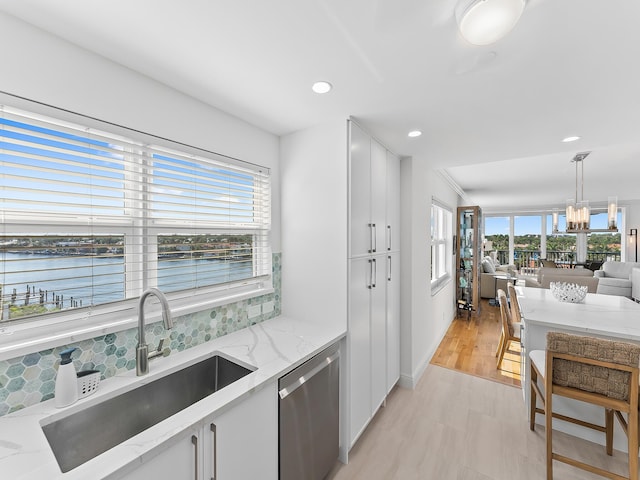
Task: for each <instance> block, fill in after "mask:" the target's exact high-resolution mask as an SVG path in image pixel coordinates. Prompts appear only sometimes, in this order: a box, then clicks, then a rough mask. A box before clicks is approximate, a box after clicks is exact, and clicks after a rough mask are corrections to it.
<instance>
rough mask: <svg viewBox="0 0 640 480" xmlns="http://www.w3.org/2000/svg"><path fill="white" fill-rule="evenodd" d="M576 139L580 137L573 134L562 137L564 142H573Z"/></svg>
mask: <svg viewBox="0 0 640 480" xmlns="http://www.w3.org/2000/svg"><path fill="white" fill-rule="evenodd" d="M576 140H580V137H578V136H575V135H574V136H572V137H566V138H563V139H562V141H563V142H564V143H569V142H575V141H576Z"/></svg>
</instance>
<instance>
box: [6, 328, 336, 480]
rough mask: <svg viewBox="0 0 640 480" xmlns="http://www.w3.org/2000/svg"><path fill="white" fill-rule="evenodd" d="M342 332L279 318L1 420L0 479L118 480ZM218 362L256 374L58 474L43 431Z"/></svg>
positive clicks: (155, 360)
mask: <svg viewBox="0 0 640 480" xmlns="http://www.w3.org/2000/svg"><path fill="white" fill-rule="evenodd" d="M345 334H346V331H344V330H343V329H339V328H338V327H332V326H331V325H322V326H320V325H315V324H309V323H304V322H300V321H295V320H293V319H289V318H286V317H278V318H274V319H271V320H267V321H265V322H263V323H260V324H257V325H253V326H251V327H248V328H245V329H243V330H240V331H238V332H234V333H232V334H229V335H226V336H224V337H220V338H217V339H215V340H212V341H210V342H207V343H204V344H202V345H198V346H197V347H194V348H191V349H188V350H185V351H183V352H180V353H175V354H172V355H170V356H168V357H162V358H158V359H153V360H151V361H150V364H149V365H150V366H149V370H150V371H149V374H148V375H146V376H143V377H136V375H135V371H128V372H126V373H124V374H121V375H116V376H114V377H111V378H109V379H107V380H103V381H102V382H101V383H100V385H99V388H98V391H97V392H96V393H95V394H93V395H90V396H88V397H86V398H83V399H80V400H79V401H78V402H76V403H75V404H74V405H71V406H69V407H66V408H61V409H58V408H56V407H55V405H54V401H53V400H48V401H46V402H42V403H39V404H37V405H33V406H31V407H28V408H24V409H22V410H19V411H17V412H14V413H11V414H9V415H6V416H4V417H0V472H2V478H12V479H14V480H17V479H47V480H51V479H64V480H67V479H70V480H71V479H73V480H76V479H78V480H80V479H82V480H86V479H88V478H90V479H92V480H95V479H117V478H121V477H122V476H124V475H126V474H127V473H128V472H130V471H133V470H134V469H135V468H136V467H138V466H139V465H140V464H141V463H142V462H143V461H145V459H147V458H151V457H154V456H156V455H157V454H158V453H160V452H162V451H163V450H164V449H167V448H169V447H171V446H172V445H174V444H175V443H176V442H178V441H179V440H180V439H181V438H182V437H183V436H184V435H186V434H188V432H189V429H190V428H191V427H193V426H195V425H196V424H197V423H198V422H199V421H200V420H201V419H203V418H205V417H207V416H209V415H212V414H220V413H223V412H224V411H226V410H228V409H229V408H232V407H233V406H234V405H236V404H237V403H238V402H241V401H242V399H243V398H244V397H245V396H247V395H249V394H250V393H251V392H252V391H254V390H256V389H260V388H262V387H263V386H264V385H267V384H269V383H270V382H272V381H276V380H277V379H278V378H279V377H280V376H282V374H283V373H284V372H286V371H289V370H291V369H292V368H294V367H295V366H297V365H299V364H301V363H303V362H304V361H306V360H307V359H309V358H310V357H311V356H313V355H314V354H315V353H317V352H318V351H320V350H322V349H323V348H325V347H327V346H329V345H331V344H332V343H334V342H336V341H337V340H339V339H340V338H342V337H344V335H345ZM216 354H222V355H223V356H227V357H230V358H232V359H236V360H238V361H239V362H240V363H243V364H245V365H247V366H251V367H255V368H256V370H255V371H254V372H252V373H250V374H249V375H247V376H245V377H243V378H241V379H240V380H238V381H237V382H235V383H233V384H231V385H229V386H228V387H225V388H224V389H222V390H220V391H218V392H216V393H213V394H212V395H209V396H208V397H206V398H204V399H202V400H200V401H199V402H197V403H195V404H193V405H191V406H189V407H188V408H185V409H184V410H182V411H180V412H178V413H176V414H175V415H173V416H171V417H169V418H167V419H166V420H164V421H162V422H160V423H158V424H157V425H154V426H153V427H151V428H149V429H147V430H145V431H143V432H141V433H140V434H138V435H136V436H134V437H133V438H131V439H129V440H127V441H125V442H123V443H121V444H120V445H118V446H116V447H114V448H112V449H110V450H108V451H106V452H104V453H103V454H101V455H98V456H97V457H95V458H94V459H92V460H90V461H88V462H86V463H84V464H82V465H80V466H78V467H76V468H74V469H73V470H71V471H70V472H67V473H64V474H63V473H61V471H60V468H59V467H58V464H57V462H56V459H55V457H54V456H53V452H52V451H51V448H50V447H49V444H48V443H47V440H46V438H45V436H44V434H43V432H42V429H41V425H42V424H47V423H50V422H51V421H54V420H56V419H58V418H62V417H66V416H67V415H69V414H71V413H73V412H76V411H78V410H82V409H83V408H86V407H88V406H90V405H93V404H96V403H99V402H101V401H103V400H106V399H108V398H111V397H114V396H116V395H119V394H121V393H123V392H124V391H128V390H131V389H133V388H136V387H138V386H140V385H143V384H145V383H148V382H150V381H153V380H155V379H157V378H160V377H162V376H165V375H167V374H169V373H172V372H174V371H176V370H180V369H182V368H184V367H185V366H188V365H190V364H193V363H196V362H199V361H200V360H203V359H205V358H207V357H210V356H213V355H216Z"/></svg>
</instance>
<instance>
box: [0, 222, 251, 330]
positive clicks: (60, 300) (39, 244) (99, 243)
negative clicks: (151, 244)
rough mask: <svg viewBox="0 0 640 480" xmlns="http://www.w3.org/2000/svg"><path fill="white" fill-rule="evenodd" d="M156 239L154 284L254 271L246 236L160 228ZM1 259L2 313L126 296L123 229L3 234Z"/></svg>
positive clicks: (191, 283)
mask: <svg viewBox="0 0 640 480" xmlns="http://www.w3.org/2000/svg"><path fill="white" fill-rule="evenodd" d="M158 240H159V252H158V255H157V258H156V259H157V272H158V273H157V277H158V278H157V284H158V286H159V288H160V289H161V290H163V291H165V292H172V291H177V290H184V289H188V288H196V287H199V286H202V285H213V284H221V283H226V282H232V281H237V280H242V279H246V278H251V277H252V275H253V270H254V268H253V236H252V235H219V234H218V235H165V236H159V239H158ZM0 259H1V260H2V263H3V265H4V273H3V275H2V277H1V279H0V302H1V305H2V313H1V314H0V318H1V319H2V320H10V319H16V318H20V317H24V316H29V315H39V314H43V313H48V312H53V311H59V310H62V309H69V308H78V307H88V306H92V305H97V304H101V303H108V302H112V301H118V300H123V299H124V298H125V297H126V277H127V269H126V264H125V237H124V236H123V235H109V236H95V235H93V236H92V235H82V236H73V237H72V236H68V235H67V236H55V235H47V236H12V237H7V236H5V237H3V238H2V240H1V241H0ZM129 273H132V272H129Z"/></svg>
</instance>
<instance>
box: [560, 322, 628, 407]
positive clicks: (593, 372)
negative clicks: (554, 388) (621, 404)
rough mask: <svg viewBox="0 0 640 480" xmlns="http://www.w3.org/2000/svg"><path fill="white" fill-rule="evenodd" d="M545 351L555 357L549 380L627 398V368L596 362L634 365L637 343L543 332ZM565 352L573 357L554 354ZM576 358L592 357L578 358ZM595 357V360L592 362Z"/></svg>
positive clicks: (610, 396) (587, 390)
mask: <svg viewBox="0 0 640 480" xmlns="http://www.w3.org/2000/svg"><path fill="white" fill-rule="evenodd" d="M547 351H548V352H553V356H554V357H555V358H554V360H553V365H552V382H553V384H555V385H560V386H563V387H570V388H576V389H578V390H583V391H585V392H591V393H597V394H600V395H604V396H606V397H609V398H613V399H617V400H624V401H628V400H629V392H630V386H631V372H630V371H628V370H627V371H624V370H618V369H615V368H609V367H606V366H603V365H600V364H598V363H599V362H600V363H602V364H617V365H624V366H627V367H631V368H636V369H637V368H638V365H639V364H640V346H639V345H634V344H631V343H626V342H617V341H614V340H606V339H602V338H595V337H583V336H578V335H570V334H566V333H561V332H549V333H547ZM556 354H559V355H560V356H569V357H573V358H575V360H569V359H565V358H557V357H556ZM580 358H584V359H589V360H592V361H591V362H581V361H580ZM593 361H595V362H593Z"/></svg>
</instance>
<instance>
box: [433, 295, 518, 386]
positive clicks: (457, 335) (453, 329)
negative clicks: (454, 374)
mask: <svg viewBox="0 0 640 480" xmlns="http://www.w3.org/2000/svg"><path fill="white" fill-rule="evenodd" d="M500 331H501V322H500V308H498V307H493V306H491V305H489V301H488V300H482V304H481V309H480V314H479V315H473V316H471V320H467V317H466V316H464V317H460V318H455V319H454V320H453V322H452V323H451V325H450V326H449V329H448V331H447V333H446V335H445V336H444V338H443V339H442V342H440V346H439V347H438V350H437V351H436V353H435V354H434V356H433V358H432V359H431V363H433V364H434V365H440V366H441V367H445V368H451V369H454V370H459V371H461V372H465V373H469V374H471V375H476V376H479V377H482V378H486V379H489V380H494V381H497V382H500V383H504V384H506V385H513V386H516V387H519V386H520V348H519V345H518V343H517V342H512V343H511V346H510V347H509V350H508V351H507V353H506V354H505V356H504V359H503V361H502V364H501V366H500V368H499V369H498V368H496V360H497V359H496V356H495V353H496V348H497V347H498V340H499V338H500Z"/></svg>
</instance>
